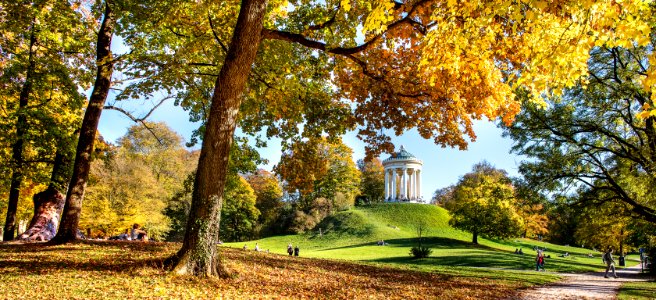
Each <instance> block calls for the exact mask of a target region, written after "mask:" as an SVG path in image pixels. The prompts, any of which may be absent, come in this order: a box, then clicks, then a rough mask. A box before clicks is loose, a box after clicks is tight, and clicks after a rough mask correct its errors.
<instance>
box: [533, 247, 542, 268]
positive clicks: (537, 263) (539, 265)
mask: <svg viewBox="0 0 656 300" xmlns="http://www.w3.org/2000/svg"><path fill="white" fill-rule="evenodd" d="M540 269H542V271H544V253H542V250H538V255H537V256H536V257H535V270H536V271H540Z"/></svg>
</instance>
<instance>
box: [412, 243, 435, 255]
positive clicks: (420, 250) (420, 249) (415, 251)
mask: <svg viewBox="0 0 656 300" xmlns="http://www.w3.org/2000/svg"><path fill="white" fill-rule="evenodd" d="M431 253H433V250H432V249H431V248H428V247H424V246H416V247H412V249H410V255H412V257H414V258H426V257H429V256H430V255H431Z"/></svg>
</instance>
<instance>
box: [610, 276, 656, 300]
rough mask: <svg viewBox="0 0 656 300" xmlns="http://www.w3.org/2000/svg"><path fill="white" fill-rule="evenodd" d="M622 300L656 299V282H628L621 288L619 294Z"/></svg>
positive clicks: (618, 296)
mask: <svg viewBox="0 0 656 300" xmlns="http://www.w3.org/2000/svg"><path fill="white" fill-rule="evenodd" d="M617 298H618V299H620V300H629V299H634V300H645V299H656V282H654V281H651V282H627V283H624V284H623V285H622V287H621V288H620V293H619V295H617Z"/></svg>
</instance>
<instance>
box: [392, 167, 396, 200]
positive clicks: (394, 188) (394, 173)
mask: <svg viewBox="0 0 656 300" xmlns="http://www.w3.org/2000/svg"><path fill="white" fill-rule="evenodd" d="M391 171H392V201H394V200H396V168H392V169H391Z"/></svg>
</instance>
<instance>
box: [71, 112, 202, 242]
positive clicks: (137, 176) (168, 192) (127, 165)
mask: <svg viewBox="0 0 656 300" xmlns="http://www.w3.org/2000/svg"><path fill="white" fill-rule="evenodd" d="M147 126H148V127H145V126H142V125H133V126H131V127H130V128H128V131H127V133H126V134H125V135H124V136H123V137H121V138H119V139H118V141H117V145H116V146H114V147H113V149H112V154H111V155H110V157H108V158H106V159H100V160H94V161H92V164H91V173H90V177H89V186H88V187H87V189H86V195H85V199H86V200H85V207H87V208H88V209H85V210H84V211H83V212H82V214H81V217H80V227H81V228H87V229H90V230H92V234H93V235H97V234H100V235H103V236H109V235H115V234H119V233H122V232H123V231H124V230H125V229H128V228H131V226H132V225H133V224H135V223H138V224H140V225H142V226H143V227H144V228H145V229H146V230H147V231H148V234H149V236H151V237H153V238H155V239H162V238H163V237H164V236H165V234H166V233H167V232H168V230H169V228H170V225H169V223H170V221H169V219H168V218H167V217H166V216H165V215H164V209H165V208H166V206H167V204H168V200H169V199H170V198H171V197H172V196H173V195H174V193H175V192H176V191H178V190H181V189H182V188H183V186H182V184H183V182H184V180H185V178H186V176H187V175H188V174H190V173H192V172H193V171H194V170H195V168H196V165H195V164H196V160H197V159H198V156H197V155H196V154H194V153H193V152H190V151H187V150H186V149H184V148H183V146H182V137H180V136H179V135H178V134H177V133H175V132H174V131H173V130H172V129H170V128H169V127H168V126H166V125H165V124H164V123H147Z"/></svg>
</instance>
